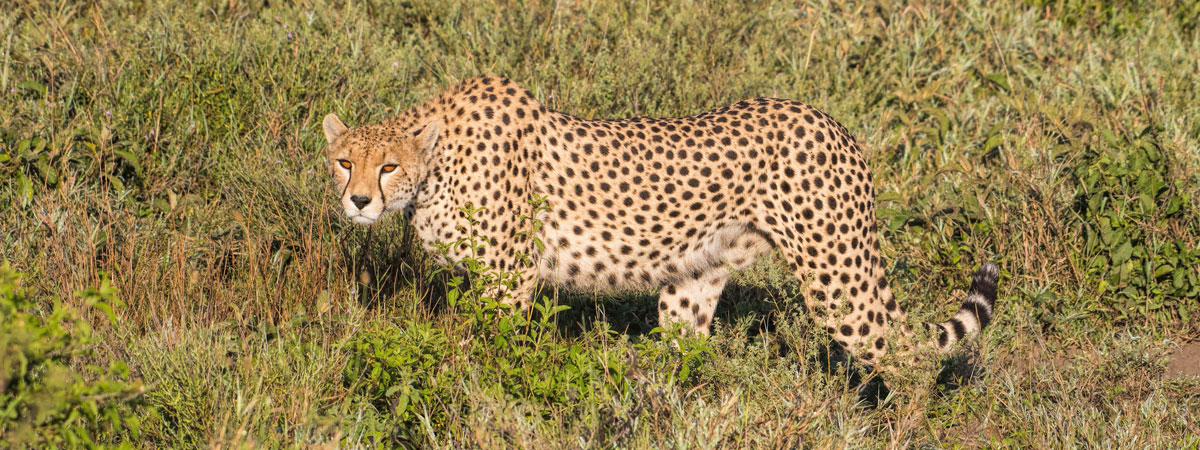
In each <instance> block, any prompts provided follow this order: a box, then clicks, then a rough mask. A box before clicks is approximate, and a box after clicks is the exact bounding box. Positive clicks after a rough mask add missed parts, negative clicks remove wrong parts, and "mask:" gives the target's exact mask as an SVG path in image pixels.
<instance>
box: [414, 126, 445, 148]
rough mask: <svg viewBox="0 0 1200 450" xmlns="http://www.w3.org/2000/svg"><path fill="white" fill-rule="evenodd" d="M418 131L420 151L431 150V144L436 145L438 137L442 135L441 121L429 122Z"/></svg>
mask: <svg viewBox="0 0 1200 450" xmlns="http://www.w3.org/2000/svg"><path fill="white" fill-rule="evenodd" d="M419 133H420V134H418V135H417V141H418V142H420V143H421V152H422V153H426V154H428V153H429V152H430V151H432V150H433V146H434V145H437V141H438V138H439V137H441V136H442V121H440V120H434V121H433V122H429V123H428V124H426V125H425V128H423V129H421V131H419Z"/></svg>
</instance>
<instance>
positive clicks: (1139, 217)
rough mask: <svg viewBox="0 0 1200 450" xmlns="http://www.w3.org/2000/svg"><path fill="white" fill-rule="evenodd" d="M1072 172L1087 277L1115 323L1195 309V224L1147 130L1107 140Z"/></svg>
mask: <svg viewBox="0 0 1200 450" xmlns="http://www.w3.org/2000/svg"><path fill="white" fill-rule="evenodd" d="M1104 141H1105V142H1104V145H1103V147H1102V148H1100V149H1098V150H1097V149H1092V150H1089V151H1088V152H1087V153H1086V154H1085V155H1084V158H1083V159H1082V160H1081V161H1080V163H1079V164H1078V165H1077V166H1076V168H1075V177H1076V179H1077V184H1078V185H1077V192H1078V194H1077V195H1076V210H1077V213H1078V214H1079V218H1080V221H1081V226H1082V228H1083V235H1084V242H1083V246H1084V255H1085V258H1086V262H1085V264H1086V267H1087V270H1088V273H1089V274H1091V275H1093V276H1095V277H1096V278H1098V279H1099V280H1100V282H1099V285H1100V287H1099V290H1100V294H1101V295H1104V294H1110V295H1112V296H1114V297H1115V298H1116V301H1113V302H1106V303H1107V304H1109V305H1110V307H1111V308H1112V309H1114V310H1115V311H1116V314H1117V318H1119V319H1134V318H1138V317H1145V316H1151V315H1160V316H1162V315H1174V314H1178V315H1179V316H1180V317H1181V318H1182V319H1184V320H1185V321H1186V320H1189V318H1190V317H1191V316H1192V314H1194V312H1195V309H1196V306H1197V303H1198V301H1200V283H1198V282H1197V275H1198V273H1197V272H1200V249H1198V248H1197V244H1198V243H1197V242H1196V236H1200V224H1198V223H1197V218H1196V215H1195V210H1194V208H1195V206H1196V205H1195V203H1194V199H1193V198H1192V197H1191V195H1190V194H1189V192H1188V191H1187V190H1186V189H1185V186H1186V185H1187V181H1186V180H1184V179H1182V177H1180V176H1177V175H1175V174H1173V173H1172V170H1173V167H1174V164H1173V160H1172V158H1171V156H1170V155H1168V154H1165V153H1164V152H1163V151H1162V149H1161V148H1160V147H1159V145H1158V143H1157V142H1156V141H1155V140H1154V139H1153V138H1152V136H1151V131H1150V130H1147V131H1145V132H1143V133H1142V135H1141V136H1139V137H1137V138H1134V139H1124V138H1118V137H1115V136H1114V135H1112V134H1111V133H1104Z"/></svg>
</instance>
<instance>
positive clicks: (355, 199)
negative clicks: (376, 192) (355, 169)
mask: <svg viewBox="0 0 1200 450" xmlns="http://www.w3.org/2000/svg"><path fill="white" fill-rule="evenodd" d="M350 202H351V203H354V206H357V207H358V209H363V208H364V207H366V206H367V204H369V203H371V197H367V196H365V195H354V196H351V197H350Z"/></svg>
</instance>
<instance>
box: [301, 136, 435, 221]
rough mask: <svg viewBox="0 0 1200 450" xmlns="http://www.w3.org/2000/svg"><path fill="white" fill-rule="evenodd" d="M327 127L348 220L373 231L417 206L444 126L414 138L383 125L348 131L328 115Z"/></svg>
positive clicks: (336, 180) (334, 172)
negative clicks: (384, 218) (389, 215)
mask: <svg viewBox="0 0 1200 450" xmlns="http://www.w3.org/2000/svg"><path fill="white" fill-rule="evenodd" d="M322 126H323V127H324V129H325V140H327V141H329V150H328V153H327V156H328V158H329V170H330V173H331V174H332V175H333V184H334V187H335V188H337V189H338V190H339V191H341V193H342V194H341V195H342V208H343V209H344V210H345V211H346V217H349V218H350V219H351V220H353V221H354V222H355V223H359V224H363V225H370V224H372V223H375V221H376V220H379V217H380V216H381V215H383V213H385V212H390V211H397V210H404V209H405V208H407V207H409V206H410V205H412V203H413V200H414V199H415V197H416V195H417V187H418V186H419V184H420V182H421V179H422V177H424V174H425V161H426V160H427V158H426V155H428V154H429V153H430V152H431V151H432V149H433V147H434V145H435V144H437V140H438V136H439V135H440V134H441V122H438V121H436V120H435V121H433V122H430V123H428V124H426V125H424V126H423V127H421V128H417V129H416V130H415V131H413V132H412V133H409V132H405V131H402V130H399V129H393V128H390V127H386V126H380V125H376V126H364V127H356V128H347V127H346V125H345V124H343V123H342V121H341V120H338V118H337V116H336V115H334V114H329V115H327V116H325V120H323V121H322Z"/></svg>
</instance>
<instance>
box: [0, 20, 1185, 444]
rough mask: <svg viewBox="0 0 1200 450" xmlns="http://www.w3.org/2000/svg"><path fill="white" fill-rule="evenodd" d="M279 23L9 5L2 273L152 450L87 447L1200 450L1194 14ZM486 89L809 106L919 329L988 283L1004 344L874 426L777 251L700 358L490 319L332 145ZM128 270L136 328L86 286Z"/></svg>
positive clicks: (602, 322) (128, 306)
mask: <svg viewBox="0 0 1200 450" xmlns="http://www.w3.org/2000/svg"><path fill="white" fill-rule="evenodd" d="M261 3H265V2H260V1H248V2H239V1H206V2H200V3H199V4H193V3H192V2H179V1H173V0H168V1H163V2H136V1H125V0H111V1H100V2H25V1H16V2H4V3H2V5H3V6H2V7H0V52H2V53H0V111H2V112H0V260H6V261H9V262H10V263H11V264H12V265H13V267H14V268H15V269H16V270H18V271H20V272H22V273H24V274H25V276H24V278H22V281H20V284H21V285H22V286H23V289H25V290H26V295H27V296H28V298H29V299H33V305H34V306H30V307H28V308H27V309H28V311H29V314H33V315H35V316H36V315H39V314H40V315H46V316H53V317H59V316H57V315H54V314H59V313H58V312H54V311H58V309H54V308H52V307H51V306H52V305H53V304H54V303H55V302H56V299H57V300H58V302H59V303H61V307H62V308H66V309H68V310H71V311H73V314H76V315H77V316H78V317H79V318H81V319H85V320H86V321H87V323H90V324H91V328H93V329H92V330H91V331H90V333H91V334H90V336H91V337H93V338H97V339H94V342H91V343H89V344H88V345H89V348H88V349H87V350H86V351H84V350H78V351H76V352H74V353H72V354H70V355H66V356H65V360H63V361H64V362H63V364H65V365H66V366H69V367H70V368H73V370H74V371H75V372H77V373H79V374H84V375H80V376H84V377H85V378H86V377H91V381H92V382H95V383H104V382H108V381H110V380H109V379H108V378H106V377H108V375H103V374H98V372H95V371H89V370H87V369H86V368H87V367H90V366H96V367H118V366H113V365H114V364H116V363H123V364H125V365H126V366H127V367H128V369H129V371H130V375H131V377H132V381H131V383H134V385H136V383H138V382H141V383H144V386H145V387H146V389H145V391H144V392H143V393H140V394H138V395H136V396H135V397H134V398H129V397H124V396H114V397H97V398H93V399H91V400H89V401H94V402H99V403H100V404H102V406H103V408H105V409H104V410H106V411H107V410H112V411H117V412H118V414H119V415H121V417H125V416H131V417H136V418H137V419H136V420H135V421H136V423H137V424H138V425H139V426H138V427H137V428H138V430H136V431H137V432H136V433H131V432H130V430H129V429H128V426H127V425H121V424H120V423H118V424H116V425H112V424H109V425H104V424H103V423H99V424H93V425H89V426H91V427H92V428H84V429H79V430H83V431H81V432H82V433H84V434H86V435H88V436H89V438H90V439H95V440H97V441H98V442H111V443H116V442H119V441H123V440H126V439H134V440H133V441H132V442H129V443H130V444H132V446H135V447H175V446H180V447H201V446H204V447H207V446H222V447H224V446H271V447H279V446H284V447H309V446H330V447H348V446H359V445H362V446H374V445H380V446H385V447H391V446H408V445H410V446H421V447H424V446H434V447H442V446H445V447H460V446H468V447H476V446H489V447H490V446H510V447H555V448H558V447H577V446H578V447H607V446H613V447H636V448H647V447H687V448H695V447H698V448H716V447H745V448H760V447H780V446H795V445H800V444H803V445H805V446H808V447H816V448H825V447H871V448H877V447H889V448H890V447H911V446H928V447H937V448H942V447H1006V448H1028V447H1040V448H1059V447H1064V446H1082V447H1101V448H1111V447H1130V448H1145V447H1153V448H1184V447H1188V448H1196V447H1200V439H1197V437H1196V436H1200V425H1197V424H1200V379H1197V378H1186V377H1183V378H1179V377H1176V378H1172V377H1167V376H1165V369H1164V368H1165V366H1166V364H1167V361H1169V360H1170V358H1171V357H1170V354H1171V352H1174V351H1177V349H1178V348H1179V347H1180V345H1181V344H1182V343H1184V342H1189V341H1192V340H1196V339H1197V338H1200V319H1198V318H1197V313H1200V307H1198V306H1200V282H1198V281H1197V280H1198V278H1200V252H1197V251H1196V249H1197V248H1198V247H1200V208H1197V206H1198V205H1197V200H1198V199H1200V102H1197V95H1196V92H1200V77H1197V76H1196V73H1197V72H1198V71H1200V67H1198V63H1197V59H1196V57H1195V55H1197V54H1200V27H1197V25H1198V24H1200V7H1198V6H1197V3H1194V2H1170V1H1166V0H1144V1H1139V0H1125V1H1118V2H1101V1H1094V0H1058V1H1055V0H1032V1H1027V2H1018V1H1009V0H1004V1H1000V2H979V1H956V0H944V1H939V0H917V1H914V2H890V1H886V0H867V1H865V2H855V3H842V2H821V1H811V2H786V1H768V0H761V1H750V2H724V1H712V2H705V1H684V2H665V1H629V2H614V1H556V2H550V1H528V2H525V1H515V2H507V1H500V0H492V1H483V2H458V1H450V2H442V1H411V2H375V3H371V2H367V3H360V2H332V3H331V2H325V1H322V0H317V1H314V2H297V3H295V4H292V3H289V2H270V3H271V6H270V7H263V6H262V5H261ZM483 73H497V74H503V75H507V76H509V77H511V78H513V79H515V80H517V81H518V82H519V83H521V84H523V85H524V86H526V87H528V88H529V89H530V90H531V91H533V92H534V93H535V94H536V95H537V96H538V97H539V98H540V99H542V100H543V101H545V102H546V103H547V104H548V105H549V106H551V107H553V108H556V109H560V110H563V111H568V112H571V113H575V114H579V115H582V116H587V117H628V116H634V115H645V116H679V115H689V114H693V113H696V112H700V111H704V110H708V109H712V108H715V107H719V106H723V105H727V104H729V103H733V102H735V101H737V100H739V99H742V98H748V97H757V96H777V97H786V98H790V99H794V100H798V101H803V102H806V103H809V104H812V105H814V106H816V107H818V108H821V109H822V110H824V111H826V112H828V113H829V114H831V115H832V116H833V117H835V118H837V119H838V120H839V121H840V122H841V123H842V124H844V125H845V126H846V127H847V128H848V129H849V130H851V131H852V132H853V133H854V134H855V135H856V136H857V137H858V139H859V141H860V142H861V143H862V144H863V145H862V146H863V148H864V151H865V152H866V156H867V157H868V159H869V162H870V165H871V167H872V170H873V173H874V176H875V180H876V183H877V186H878V189H877V190H878V198H877V206H878V208H879V213H878V216H879V220H880V229H881V230H882V232H883V235H884V238H883V246H882V251H883V253H884V255H885V259H886V261H887V263H888V264H889V277H890V279H891V280H893V281H892V283H891V284H892V286H893V289H894V291H895V292H896V294H897V296H898V297H899V299H900V300H901V301H902V302H903V304H905V305H907V306H908V307H909V309H910V310H911V311H912V314H913V315H914V316H915V319H919V320H939V319H942V318H944V317H947V316H948V315H949V314H951V313H952V312H953V311H954V309H955V308H957V307H958V306H959V301H960V300H961V297H955V296H953V295H951V292H952V291H954V290H956V289H964V288H965V283H966V280H967V278H968V276H969V274H970V272H971V270H972V269H973V268H974V267H976V266H977V265H978V264H979V263H981V262H983V261H985V260H992V261H996V262H997V263H998V264H999V265H1000V267H1001V269H1002V277H1001V281H1000V294H999V300H998V305H999V306H998V316H997V320H996V321H995V322H994V323H993V325H991V327H990V328H989V329H988V330H986V331H985V333H984V334H983V335H982V336H981V337H980V338H979V339H978V340H976V341H973V342H972V343H969V344H967V345H965V346H964V347H963V349H962V351H961V352H960V354H959V355H958V356H956V357H953V358H950V359H949V360H948V361H946V362H944V364H943V365H944V368H945V369H946V370H944V373H943V374H942V380H941V382H938V383H934V378H935V374H934V373H914V374H911V375H912V376H913V378H914V379H916V380H919V381H918V382H914V383H896V384H898V385H903V386H905V387H906V388H905V389H902V390H893V394H894V395H893V396H892V397H891V398H889V399H888V400H887V401H886V402H884V404H883V405H882V406H874V405H873V404H866V403H863V402H861V401H860V395H859V391H860V388H861V385H860V384H859V383H860V381H859V380H860V377H859V375H861V374H858V373H856V372H857V371H856V370H853V369H852V370H850V371H849V372H847V371H846V370H844V369H845V368H844V367H843V366H839V365H837V364H829V363H828V362H827V360H828V358H827V356H826V352H825V345H826V343H827V339H826V337H824V336H822V333H821V332H820V331H819V329H818V328H816V327H812V326H810V324H809V323H808V322H807V319H806V318H805V317H804V316H803V315H802V314H793V313H791V312H792V311H794V310H795V308H796V307H797V305H796V303H797V301H798V298H799V297H798V295H797V292H796V285H795V282H794V281H793V280H791V279H790V277H789V276H788V275H787V274H786V270H784V266H783V265H782V264H781V263H780V262H779V261H776V259H775V258H774V257H767V258H763V259H762V260H761V261H759V262H757V263H756V264H755V265H754V266H753V267H752V268H750V269H747V270H745V271H743V272H741V273H739V274H737V275H736V276H735V277H734V283H731V287H730V288H729V289H727V291H726V293H725V302H723V304H722V308H721V310H720V311H719V313H718V316H719V317H718V323H719V326H718V328H717V329H718V331H717V333H716V335H715V336H714V337H713V338H712V339H707V340H687V339H685V340H684V341H683V344H682V345H681V346H680V349H676V348H675V347H672V346H671V345H670V344H669V343H667V342H665V341H663V340H661V339H660V338H659V337H658V336H657V333H652V332H651V330H652V329H653V328H654V327H655V326H656V323H655V317H656V313H655V309H654V303H653V302H652V301H651V298H652V295H653V293H652V292H635V293H603V292H602V293H590V292H565V291H564V292H557V291H550V292H548V294H551V296H552V297H553V298H555V299H557V301H558V302H559V303H560V304H563V305H566V306H569V307H570V309H569V310H566V311H563V312H560V313H557V314H556V315H546V316H542V315H539V314H534V316H533V318H532V321H528V322H522V321H521V320H517V319H514V318H511V317H509V318H505V316H504V315H503V314H501V315H496V314H495V312H496V311H495V310H494V309H490V308H486V307H482V306H480V305H478V304H475V303H471V300H473V299H476V297H475V296H474V295H475V294H473V292H474V291H471V290H469V289H466V288H465V287H459V288H454V287H453V286H449V287H448V286H447V284H448V283H449V282H451V281H453V280H452V279H451V277H449V276H447V275H446V274H444V273H438V270H437V269H438V268H437V267H434V266H432V265H431V264H430V263H429V262H428V261H427V260H426V259H424V258H423V255H421V254H420V252H418V251H416V250H414V249H413V247H414V246H413V245H412V243H411V241H410V239H411V238H410V237H408V236H406V234H405V228H404V224H403V223H402V221H399V220H392V221H386V223H382V224H380V225H377V226H376V227H375V229H374V230H373V231H372V232H371V233H370V234H368V232H367V231H366V229H364V228H361V227H358V226H355V225H353V224H351V223H349V222H347V221H345V220H343V219H342V217H341V213H340V211H339V208H338V207H337V206H336V196H335V193H334V192H332V189H331V188H330V186H329V183H328V180H327V174H326V173H325V171H326V168H325V167H326V166H325V161H324V151H325V149H324V145H325V144H324V139H323V136H322V135H321V131H320V126H319V121H320V118H321V117H322V116H324V115H325V114H326V113H329V112H336V113H338V114H339V116H340V117H342V118H343V120H345V121H346V122H347V123H348V124H350V125H351V126H353V125H356V124H363V123H372V122H377V121H381V120H384V119H386V118H388V117H389V116H391V115H393V114H395V113H396V112H398V111H401V110H403V109H405V108H407V107H409V106H411V105H414V104H417V103H420V102H422V101H425V100H426V99H429V98H431V97H432V96H434V95H436V94H437V93H438V92H439V91H440V90H441V89H443V88H445V87H447V86H448V85H450V84H452V83H454V82H456V81H459V80H463V79H466V78H470V77H473V76H476V75H479V74H483ZM363 273H367V274H369V275H371V276H370V277H369V283H367V284H366V285H360V284H359V282H358V281H359V280H360V277H361V275H362V274H363ZM106 277H107V279H109V280H110V281H111V285H112V287H113V288H115V291H116V297H118V298H120V299H121V300H122V302H123V305H117V306H116V307H115V310H114V312H115V318H116V320H115V321H109V320H108V319H107V318H106V317H105V316H106V315H105V314H103V313H100V312H97V311H95V309H94V308H89V307H88V304H89V301H88V300H87V299H88V298H90V297H88V296H87V295H86V294H85V295H82V296H74V295H72V293H74V292H81V291H84V290H85V289H88V288H96V287H98V286H101V285H102V282H103V280H105V279H106ZM958 295H961V293H959V294H958ZM455 296H461V297H459V298H458V300H452V298H454V297H455ZM6 314H7V313H6ZM21 317H26V316H21ZM23 320H24V319H23ZM56 320H57V319H56ZM514 321H515V322H514ZM4 323H9V322H7V321H6V322H4ZM509 328H513V329H514V330H510V329H509ZM68 329H70V328H68ZM8 332H9V331H8V330H0V334H5V335H6V336H7V334H6V333H8ZM6 339H7V338H6ZM85 341H89V340H88V339H85ZM5 342H6V344H5V345H10V344H9V343H10V342H15V341H12V340H11V339H10V340H6V341H5ZM72 348H74V347H72ZM9 364H10V363H9V362H8V361H5V362H3V364H0V366H2V367H0V369H3V370H9V368H10V366H9ZM371 368H378V372H377V373H372V371H371ZM31 374H32V375H28V376H29V377H31V378H30V380H31V381H30V383H33V384H31V385H30V386H35V385H38V384H37V383H39V381H38V375H37V373H35V372H31ZM87 374H91V375H87ZM2 375H3V376H4V377H9V376H10V375H9V374H7V373H6V374H2ZM76 386H77V387H79V386H83V387H80V388H79V389H83V390H84V391H87V388H86V386H87V385H86V384H77V385H76ZM96 386H108V387H111V388H113V389H117V388H119V386H110V385H104V384H96ZM0 388H2V389H5V391H4V393H3V394H4V395H6V396H3V397H0V399H5V402H8V401H9V400H8V399H11V398H12V397H7V395H11V394H12V393H13V392H22V391H19V390H18V391H14V389H16V388H14V387H13V386H9V385H3V384H0ZM392 388H395V389H392ZM117 390H118V391H120V389H117ZM87 392H93V391H87ZM121 392H124V391H121ZM402 398H403V399H404V403H403V405H402V404H401V400H400V399H402ZM13 405H15V406H13ZM21 405H22V404H21V403H19V402H18V403H13V404H11V405H0V407H3V408H8V409H5V411H12V412H5V413H3V414H0V416H2V417H0V434H5V433H4V432H5V431H11V430H16V429H17V428H16V427H17V426H18V425H14V424H18V423H20V424H22V425H21V426H25V425H24V424H25V423H27V422H28V421H26V422H21V421H19V420H17V419H14V418H13V417H17V418H18V419H19V418H21V417H24V416H22V414H29V411H31V410H29V409H27V408H28V407H27V406H21ZM22 408H26V409H22ZM14 414H15V415H16V416H13V417H10V416H12V415H14ZM100 422H103V421H100ZM40 423H42V424H43V425H42V426H44V427H48V428H47V429H54V427H58V426H61V425H60V424H61V423H62V422H61V421H54V420H50V421H44V422H40ZM122 423H126V424H127V422H122ZM22 430H26V429H25V428H22ZM76 431H78V430H76ZM72 432H75V431H72ZM22 436H26V438H27V439H35V440H36V439H38V438H37V437H36V436H37V433H32V434H31V433H28V432H26V431H22ZM28 436H35V437H32V438H30V437H28ZM45 436H48V435H43V437H41V439H51V438H48V437H45ZM42 443H43V444H44V443H45V442H44V441H43V442H42ZM10 445H20V444H19V443H14V444H10Z"/></svg>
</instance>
